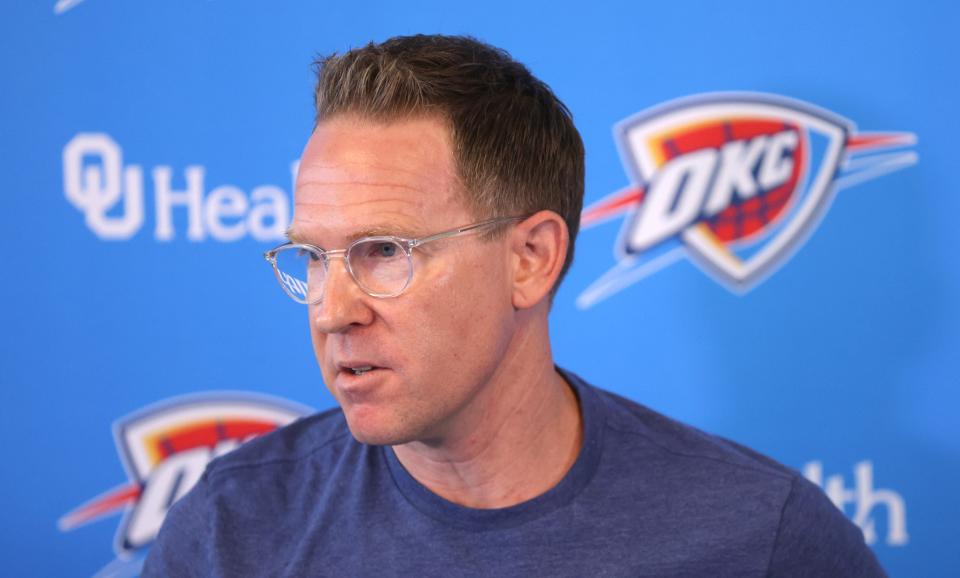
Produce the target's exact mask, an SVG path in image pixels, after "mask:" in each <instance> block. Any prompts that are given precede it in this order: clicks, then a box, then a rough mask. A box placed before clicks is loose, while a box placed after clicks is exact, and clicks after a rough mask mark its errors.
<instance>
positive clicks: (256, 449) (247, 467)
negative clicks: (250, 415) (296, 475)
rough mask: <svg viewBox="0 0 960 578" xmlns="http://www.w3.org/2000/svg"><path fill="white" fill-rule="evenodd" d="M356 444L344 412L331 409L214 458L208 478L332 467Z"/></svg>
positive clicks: (208, 467) (209, 468)
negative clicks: (307, 466) (306, 466)
mask: <svg viewBox="0 0 960 578" xmlns="http://www.w3.org/2000/svg"><path fill="white" fill-rule="evenodd" d="M353 443H355V442H354V439H353V437H352V436H351V435H350V430H349V429H348V428H347V425H346V420H345V419H344V417H343V412H342V411H341V410H340V409H339V408H334V409H329V410H326V411H323V412H319V413H315V414H312V415H309V416H306V417H303V418H300V419H297V420H296V421H293V422H291V423H289V424H287V425H285V426H283V427H280V428H278V429H276V430H274V431H272V432H269V433H267V434H264V435H262V436H258V437H256V438H254V439H252V440H250V441H248V442H246V443H244V444H243V445H241V446H240V447H238V448H236V449H235V450H233V451H231V452H229V453H227V454H224V455H223V456H220V457H218V458H216V459H215V460H213V461H211V462H210V464H209V465H208V466H207V471H206V473H205V477H207V478H210V479H212V480H217V479H220V478H231V477H242V476H244V475H256V474H257V473H269V472H274V471H282V472H287V471H289V470H291V469H299V468H302V467H304V464H306V463H309V464H310V466H309V467H310V468H314V469H315V468H317V467H318V466H321V467H322V466H323V465H324V464H327V465H329V466H330V467H333V466H334V464H335V462H336V461H337V460H339V459H341V458H342V456H343V453H344V451H343V450H344V449H345V447H346V446H349V445H351V444H353Z"/></svg>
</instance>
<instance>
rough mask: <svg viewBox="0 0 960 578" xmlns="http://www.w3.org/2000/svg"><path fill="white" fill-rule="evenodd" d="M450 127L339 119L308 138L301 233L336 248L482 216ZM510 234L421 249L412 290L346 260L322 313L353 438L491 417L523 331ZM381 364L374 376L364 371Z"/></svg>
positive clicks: (335, 266)
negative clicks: (382, 284)
mask: <svg viewBox="0 0 960 578" xmlns="http://www.w3.org/2000/svg"><path fill="white" fill-rule="evenodd" d="M463 195H464V193H463V191H462V189H461V185H460V183H459V180H458V178H457V174H456V168H455V165H454V158H453V149H452V145H451V138H450V131H449V129H448V128H447V125H446V124H444V123H443V122H441V121H440V120H437V119H423V118H421V119H408V120H398V121H394V122H389V123H378V122H372V121H368V120H363V119H358V118H356V117H334V118H332V119H330V120H327V121H325V122H323V123H321V124H320V125H319V126H318V127H317V129H316V131H315V132H314V134H313V136H312V137H311V138H310V141H309V143H308V144H307V147H306V150H305V151H304V153H303V156H302V158H301V164H300V173H299V176H298V178H297V185H296V193H295V203H294V205H295V206H294V218H293V226H292V227H291V238H292V239H294V240H295V241H298V242H303V243H310V244H313V245H316V246H318V247H321V248H324V249H343V248H346V247H347V246H348V245H349V244H350V242H351V241H353V240H354V239H356V238H358V237H361V236H367V235H382V234H388V235H396V236H400V237H408V238H412V237H421V236H425V235H429V234H432V233H436V232H440V231H444V230H447V229H452V228H454V227H458V226H461V225H465V224H469V223H472V222H475V221H477V220H480V219H478V218H476V217H475V216H474V215H472V214H471V213H470V212H469V211H468V210H467V207H466V204H465V203H464V197H463ZM508 238H509V236H505V237H502V238H500V239H495V240H484V239H483V238H481V236H478V235H467V236H462V237H455V238H450V239H444V240H440V241H436V242H434V243H428V244H426V245H424V246H423V247H420V248H416V249H414V251H413V255H414V275H413V281H412V282H411V284H410V286H409V287H408V288H407V290H406V291H405V292H404V293H403V294H402V295H400V296H398V297H393V298H387V299H378V298H375V297H371V296H369V295H367V294H366V293H364V292H363V290H362V289H360V287H359V286H357V284H356V283H355V282H354V281H353V279H352V278H351V277H350V274H349V273H348V272H347V270H346V268H345V266H344V263H343V261H342V260H340V259H333V260H332V261H331V262H330V269H329V273H328V275H327V281H326V288H325V291H324V298H323V302H322V303H321V304H318V305H313V306H310V307H309V315H310V328H311V335H312V339H313V347H314V352H315V354H316V356H317V361H318V362H319V364H320V369H321V371H322V373H323V379H324V382H325V383H326V385H327V388H328V389H329V390H330V391H331V393H332V394H333V396H334V397H335V398H336V399H337V401H338V402H339V403H340V405H341V407H342V408H343V411H344V414H345V415H346V418H347V422H348V424H349V426H350V429H351V431H352V433H353V435H354V436H355V437H356V438H357V439H358V440H360V441H362V442H366V443H372V444H399V443H405V442H408V441H415V440H420V441H431V440H437V441H439V440H441V439H442V438H443V436H444V435H447V434H448V433H450V432H451V430H452V429H453V428H456V426H457V422H458V421H462V418H464V416H473V417H472V418H469V419H475V418H476V416H478V415H479V416H482V415H483V413H484V409H485V408H484V406H485V405H487V404H490V403H492V399H493V398H495V395H494V393H495V392H492V391H490V390H491V387H492V386H491V385H490V383H491V381H494V380H493V378H494V377H495V374H496V371H497V369H498V367H499V366H500V365H501V364H500V362H501V360H502V359H503V357H504V356H505V355H506V354H507V351H508V350H509V349H510V342H511V338H512V337H513V319H514V317H513V306H512V302H511V285H510V284H511V273H510V265H511V263H512V260H511V259H510V254H509V242H508ZM360 366H372V367H373V368H374V369H372V370H370V371H367V372H365V373H363V374H361V375H357V374H355V372H353V371H351V370H350V369H349V368H350V367H360Z"/></svg>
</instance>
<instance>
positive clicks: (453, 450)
mask: <svg viewBox="0 0 960 578" xmlns="http://www.w3.org/2000/svg"><path fill="white" fill-rule="evenodd" d="M528 337H529V336H528ZM544 337H545V336H544ZM523 341H527V343H526V345H530V344H531V343H532V344H534V350H533V351H530V350H529V349H530V348H529V347H526V348H524V347H521V349H526V351H525V353H526V354H525V355H516V356H511V358H512V359H511V360H508V361H507V363H506V364H505V367H504V368H501V370H500V371H498V372H497V374H496V375H495V377H494V381H493V382H491V383H490V384H488V387H486V388H485V391H484V394H482V396H481V397H480V398H479V399H478V400H476V402H477V403H476V404H474V406H473V407H470V408H467V409H466V410H465V412H464V415H459V416H457V418H458V419H457V424H456V427H451V428H450V431H448V432H447V435H445V436H443V437H442V438H441V439H439V440H434V441H431V442H421V441H417V442H410V443H406V444H402V445H397V446H393V449H394V451H395V452H396V455H397V458H398V459H399V460H400V463H402V464H403V466H404V468H405V469H406V470H407V471H408V472H409V473H410V475H412V476H413V477H414V478H415V479H416V480H417V481H419V482H420V483H421V484H423V485H425V486H426V487H427V488H429V489H430V490H431V491H433V492H434V493H435V494H437V495H439V496H441V497H443V498H445V499H447V500H449V501H451V502H454V503H456V504H460V505H462V506H467V507H471V508H484V509H489V508H505V507H508V506H513V505H516V504H519V503H521V502H525V501H527V500H530V499H532V498H535V497H537V496H539V495H541V494H543V493H544V492H546V491H547V490H549V489H550V488H552V487H553V486H555V485H557V483H559V482H560V480H562V479H563V477H564V475H565V474H566V473H567V471H568V470H569V469H570V467H571V466H572V465H573V463H574V462H575V461H576V459H577V456H578V455H579V452H580V445H581V442H582V437H583V434H582V429H583V428H582V420H581V416H580V409H579V406H578V402H577V397H576V394H575V393H574V392H573V390H572V389H571V387H570V385H569V384H567V383H566V381H565V380H564V379H563V377H561V376H560V374H558V373H557V371H556V369H555V368H554V366H553V361H552V357H551V354H550V350H549V341H547V340H546V339H531V340H523ZM538 342H539V345H538ZM544 344H545V346H544ZM537 349H542V351H537ZM521 360H522V361H523V362H521ZM511 361H512V363H511Z"/></svg>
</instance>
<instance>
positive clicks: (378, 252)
mask: <svg viewBox="0 0 960 578" xmlns="http://www.w3.org/2000/svg"><path fill="white" fill-rule="evenodd" d="M371 245H372V247H371V248H370V256H371V257H381V258H387V259H388V258H390V257H396V256H397V252H398V251H399V250H400V248H399V247H397V245H396V243H389V242H380V243H371Z"/></svg>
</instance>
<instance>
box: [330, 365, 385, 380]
mask: <svg viewBox="0 0 960 578" xmlns="http://www.w3.org/2000/svg"><path fill="white" fill-rule="evenodd" d="M378 369H381V368H380V367H378V366H376V365H373V364H371V363H364V362H359V363H357V362H355V363H344V364H342V365H340V371H341V372H343V373H345V374H346V375H355V376H358V377H359V376H361V375H366V374H368V373H370V372H371V371H376V370H378Z"/></svg>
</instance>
